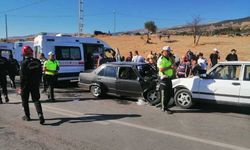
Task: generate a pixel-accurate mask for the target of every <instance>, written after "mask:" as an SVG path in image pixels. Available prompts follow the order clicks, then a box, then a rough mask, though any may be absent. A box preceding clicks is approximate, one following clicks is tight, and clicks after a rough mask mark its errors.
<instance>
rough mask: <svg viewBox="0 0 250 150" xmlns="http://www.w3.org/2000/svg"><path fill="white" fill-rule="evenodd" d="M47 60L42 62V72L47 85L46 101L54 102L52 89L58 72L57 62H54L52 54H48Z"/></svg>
mask: <svg viewBox="0 0 250 150" xmlns="http://www.w3.org/2000/svg"><path fill="white" fill-rule="evenodd" d="M48 55H49V58H48V60H47V61H45V62H44V65H43V71H44V72H45V76H46V81H47V84H48V89H49V91H48V99H49V100H50V101H55V97H54V87H55V84H56V82H57V73H58V71H59V62H58V61H57V60H55V54H54V53H53V52H49V53H48Z"/></svg>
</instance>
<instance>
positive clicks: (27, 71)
mask: <svg viewBox="0 0 250 150" xmlns="http://www.w3.org/2000/svg"><path fill="white" fill-rule="evenodd" d="M22 54H23V56H24V60H23V61H22V63H21V71H20V84H21V91H20V92H21V97H22V105H23V109H24V113H25V116H24V117H23V120H25V121H30V110H29V94H31V97H32V101H33V102H34V105H35V107H36V111H37V114H38V117H39V120H40V124H44V117H43V111H42V105H41V103H40V101H39V99H40V93H39V86H40V80H41V77H42V66H41V62H40V61H39V60H38V59H36V58H33V50H32V49H31V47H29V46H24V47H23V48H22Z"/></svg>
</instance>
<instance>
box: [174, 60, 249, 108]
mask: <svg viewBox="0 0 250 150" xmlns="http://www.w3.org/2000/svg"><path fill="white" fill-rule="evenodd" d="M173 88H174V89H175V95H174V100H175V103H176V105H179V106H180V107H182V108H190V107H192V106H193V104H194V103H195V101H207V102H215V103H222V104H232V105H249V106H250V61H229V62H220V63H218V64H217V65H215V66H214V67H213V68H211V69H210V70H209V71H207V74H203V75H200V76H194V77H191V78H180V79H174V80H173Z"/></svg>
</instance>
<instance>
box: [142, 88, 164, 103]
mask: <svg viewBox="0 0 250 150" xmlns="http://www.w3.org/2000/svg"><path fill="white" fill-rule="evenodd" d="M143 95H144V98H145V99H146V100H147V101H148V102H149V103H150V104H151V105H156V104H158V103H160V101H161V98H160V92H159V91H156V90H155V89H151V90H148V91H146V92H145V93H144V94H143Z"/></svg>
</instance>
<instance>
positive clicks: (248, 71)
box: [244, 65, 250, 81]
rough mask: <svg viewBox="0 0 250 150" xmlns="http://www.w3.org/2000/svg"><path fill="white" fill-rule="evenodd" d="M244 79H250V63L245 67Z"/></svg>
mask: <svg viewBox="0 0 250 150" xmlns="http://www.w3.org/2000/svg"><path fill="white" fill-rule="evenodd" d="M244 80H245V81H250V65H247V66H246V67H245V73H244Z"/></svg>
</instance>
